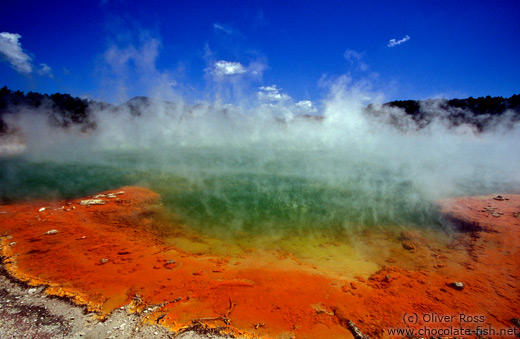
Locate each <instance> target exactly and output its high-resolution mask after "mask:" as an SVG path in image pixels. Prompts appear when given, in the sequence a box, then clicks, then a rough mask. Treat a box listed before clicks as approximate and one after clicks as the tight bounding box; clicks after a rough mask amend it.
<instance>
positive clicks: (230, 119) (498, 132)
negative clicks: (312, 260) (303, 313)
mask: <svg viewBox="0 0 520 339" xmlns="http://www.w3.org/2000/svg"><path fill="white" fill-rule="evenodd" d="M365 96H366V94H365V93H362V92H360V91H359V90H358V89H356V88H348V87H347V86H345V85H344V84H342V83H338V84H335V85H333V86H332V88H331V90H330V95H329V96H328V98H327V99H326V100H324V101H323V103H322V105H321V111H320V112H319V114H317V115H310V116H309V115H307V116H304V115H302V114H301V110H299V109H300V108H301V107H299V106H297V105H294V104H292V103H290V102H278V103H268V104H267V103H259V104H257V105H249V106H248V107H239V106H234V105H217V104H209V103H201V104H198V105H191V106H188V105H185V104H183V103H167V102H164V101H160V100H156V101H148V100H147V101H145V102H143V103H142V104H141V106H140V107H139V111H140V112H141V114H139V115H136V114H131V112H129V111H124V110H119V111H117V112H114V111H110V110H97V111H95V112H93V114H94V115H95V120H96V122H97V126H98V127H97V128H96V129H95V130H93V131H89V132H88V133H84V132H81V131H80V130H79V129H77V130H76V129H75V128H74V127H72V128H68V129H61V128H54V127H51V126H49V125H48V124H47V122H46V121H45V120H44V119H42V116H43V115H42V114H36V113H35V112H25V113H21V114H19V115H18V116H17V118H16V119H17V121H11V122H9V123H10V124H14V125H16V126H17V127H18V128H19V130H20V131H21V134H22V135H23V136H24V139H23V143H24V146H25V149H24V151H23V154H21V155H20V156H17V157H10V158H5V157H4V159H2V166H3V168H4V171H7V169H8V170H9V171H8V172H9V176H8V177H7V176H6V175H4V177H3V178H2V181H4V183H6V182H7V181H9V182H10V183H11V184H10V185H11V186H9V190H10V191H11V192H12V191H17V190H18V191H19V190H22V191H23V190H25V191H26V192H30V191H31V185H40V186H41V185H43V186H44V188H45V187H46V188H47V189H48V190H49V191H56V190H57V188H56V187H59V186H60V185H62V187H67V189H64V190H62V191H61V192H60V190H59V189H58V193H57V194H64V193H63V191H66V192H67V194H72V195H74V194H76V195H81V194H84V193H86V192H92V191H93V188H94V187H95V188H96V189H108V188H114V187H110V186H113V185H117V184H139V185H145V186H148V187H151V188H152V189H154V190H156V191H158V192H159V193H161V194H162V196H163V200H164V202H165V204H166V206H167V207H169V208H170V209H171V210H173V211H174V212H175V214H176V215H177V216H178V217H179V218H180V219H181V220H182V222H184V223H185V224H187V225H192V226H193V227H198V228H200V229H213V230H215V229H216V230H217V231H219V232H221V231H222V230H225V231H226V232H227V233H229V234H233V233H234V232H236V233H241V232H282V233H283V232H286V231H290V232H300V231H305V230H314V231H315V230H327V231H334V232H344V231H348V230H352V229H358V228H360V227H361V228H362V227H373V226H375V225H384V224H397V225H418V224H419V225H428V224H434V223H435V220H434V216H433V214H432V203H433V202H434V201H435V200H436V199H439V198H443V197H448V196H456V195H467V194H481V193H490V192H495V191H496V192H499V191H503V190H511V189H513V190H515V189H516V190H517V189H518V187H519V182H520V170H519V168H520V152H518V151H517V150H516V149H517V144H518V141H519V140H520V129H519V128H518V127H519V126H513V127H512V128H511V126H509V127H508V128H506V127H505V125H504V126H502V125H501V124H500V123H497V124H496V126H495V128H494V129H493V130H492V131H487V132H485V133H476V132H474V131H473V130H472V129H471V128H469V127H468V126H464V125H461V126H459V127H457V128H453V127H450V126H446V125H445V124H444V123H443V121H442V119H438V121H437V122H435V119H434V123H432V124H430V125H428V127H427V128H425V129H421V130H417V129H414V128H412V127H407V126H408V125H410V124H409V121H408V120H407V117H406V115H405V114H404V113H403V112H400V111H396V110H395V109H393V110H392V111H390V110H389V109H388V112H385V111H383V112H382V114H380V115H378V116H373V115H369V114H367V113H366V112H365V110H364V108H365V106H366V103H365V102H364V101H363V99H362V98H364V97H365ZM372 96H373V95H372ZM382 109H383V110H384V108H382ZM433 114H434V115H435V114H438V115H439V117H441V116H442V115H443V114H446V112H440V111H439V112H436V113H435V112H433ZM390 116H391V117H392V119H393V121H394V125H395V121H396V119H397V120H398V121H399V125H400V128H395V127H394V125H391V124H389V123H388V121H387V120H388V117H390ZM403 126H404V127H403ZM410 126H411V125H410ZM42 168H46V169H47V172H45V170H42ZM36 169H38V170H36ZM42 171H43V173H42ZM36 172H37V173H39V174H38V175H39V178H40V179H39V181H38V180H35V179H34V178H33V179H31V175H34V173H36ZM56 177H59V178H60V180H52V179H53V178H54V179H55V178H56ZM42 178H44V179H42ZM45 178H46V179H45ZM36 181H38V183H36V184H35V182H36ZM42 182H43V184H42ZM45 182H47V183H45ZM104 186H107V187H104ZM71 187H72V188H71ZM7 191H8V190H7V189H6V190H3V192H2V194H3V195H7V196H8V195H9V192H7ZM92 193H93V192H92ZM4 198H5V197H4Z"/></svg>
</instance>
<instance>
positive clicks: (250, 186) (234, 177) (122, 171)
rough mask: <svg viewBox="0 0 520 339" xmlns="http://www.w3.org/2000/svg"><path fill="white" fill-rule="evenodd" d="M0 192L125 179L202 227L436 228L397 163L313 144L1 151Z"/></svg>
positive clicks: (261, 230) (63, 190)
mask: <svg viewBox="0 0 520 339" xmlns="http://www.w3.org/2000/svg"><path fill="white" fill-rule="evenodd" d="M0 183H1V186H0V194H1V199H2V201H3V202H4V203H5V202H10V201H16V200H22V199H30V198H49V197H51V198H55V199H59V198H78V197H83V196H87V195H92V194H95V193H97V192H99V191H103V190H108V189H115V188H118V187H120V186H124V185H140V186H144V187H148V188H150V189H152V190H154V191H156V192H158V193H159V194H161V196H162V200H163V203H164V205H165V206H166V207H167V208H168V209H169V210H171V211H172V212H173V213H174V215H175V216H176V218H177V220H178V221H180V222H181V223H183V224H184V225H186V226H188V227H189V228H192V229H194V230H196V231H198V232H201V233H202V234H206V235H211V236H219V237H223V238H233V237H242V236H251V235H257V236H268V235H276V236H283V235H296V234H299V235H304V234H309V233H311V234H318V233H319V234H328V235H334V236H342V235H344V234H346V233H347V234H348V233H350V232H352V231H362V230H363V229H366V228H375V227H382V225H402V226H420V227H436V226H438V223H437V216H436V213H435V209H434V208H433V205H432V201H431V200H430V199H429V198H428V197H427V196H426V194H425V193H424V192H423V191H422V189H421V187H420V186H418V185H417V184H416V183H415V182H414V181H413V180H411V179H410V178H407V173H406V172H405V170H404V169H403V168H399V169H398V170H397V169H393V168H392V167H390V166H387V165H385V164H377V163H376V162H373V161H372V162H366V161H362V160H359V159H358V160H353V159H352V158H349V157H348V156H347V155H345V156H337V155H334V156H333V155H331V154H322V153H320V152H316V153H314V154H312V153H309V152H305V153H302V152H298V151H283V152H282V151H280V152H277V153H272V154H267V155H265V154H264V155H262V156H261V157H259V156H258V153H257V152H255V153H253V152H250V151H244V150H242V151H240V150H236V151H235V152H229V151H226V152H219V151H218V150H217V149H212V148H204V149H185V150H176V151H175V152H164V153H160V154H157V153H146V152H139V153H137V152H117V153H115V152H110V153H100V154H97V155H95V156H92V157H91V158H89V159H82V160H81V161H78V160H77V159H76V160H75V161H48V160H47V161H37V160H34V159H33V160H30V159H26V158H24V157H21V156H19V157H8V158H3V159H0Z"/></svg>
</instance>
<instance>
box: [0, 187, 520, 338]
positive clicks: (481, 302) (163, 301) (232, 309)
mask: <svg viewBox="0 0 520 339" xmlns="http://www.w3.org/2000/svg"><path fill="white" fill-rule="evenodd" d="M494 198H495V199H494ZM496 198H497V196H482V197H471V198H460V199H450V200H444V201H441V202H439V206H440V210H441V212H442V214H443V216H444V220H445V223H446V225H448V224H449V225H452V226H453V227H456V228H458V229H459V230H460V231H455V232H453V233H452V235H451V239H450V241H449V243H448V244H442V243H437V242H434V241H431V240H430V239H429V238H427V237H425V236H424V234H422V233H421V232H420V231H419V230H415V231H410V230H407V231H403V232H401V233H400V234H398V235H397V236H396V237H395V239H392V241H394V242H395V243H397V244H400V245H402V246H399V247H396V248H395V249H394V250H392V251H391V256H390V257H388V258H387V259H386V262H385V265H383V266H381V269H380V270H379V271H377V272H376V273H373V274H370V275H368V276H363V277H362V276H357V277H356V278H354V279H347V278H344V275H339V274H333V273H331V272H330V271H327V270H325V269H322V268H320V267H319V266H313V265H310V264H308V263H304V262H302V261H300V260H299V258H298V257H296V256H294V255H291V254H290V253H280V252H276V251H272V250H260V249H248V250H244V251H242V252H241V253H239V254H237V255H234V256H232V257H229V256H221V255H216V254H207V253H206V254H202V253H196V252H190V251H188V250H186V249H185V248H184V249H183V250H181V249H179V248H175V247H173V246H167V245H165V244H164V242H163V241H162V240H161V237H160V236H159V234H160V233H159V231H160V230H164V229H168V230H169V232H173V233H175V234H177V236H178V237H187V238H189V237H193V236H194V235H193V232H191V233H190V231H189V230H187V229H186V228H185V227H182V226H181V225H171V221H165V220H172V219H171V218H170V219H165V218H163V217H162V215H163V213H164V211H163V207H162V205H161V203H160V197H159V196H158V195H157V194H156V193H154V192H151V191H149V190H147V189H144V188H139V187H123V188H120V189H118V190H114V191H109V192H103V193H101V194H99V195H97V196H94V197H86V198H81V199H77V200H70V201H51V202H49V201H47V202H41V201H37V202H28V203H23V204H22V203H20V204H12V205H4V206H1V207H0V232H1V234H3V238H2V256H3V258H4V259H3V260H4V266H5V267H6V268H7V270H8V271H9V272H10V273H11V274H12V275H14V276H16V277H18V278H20V279H22V280H25V281H27V282H28V283H30V284H34V285H38V284H44V285H48V286H49V288H48V289H47V293H49V294H57V295H63V296H67V297H70V298H71V299H73V300H74V301H75V302H77V303H79V304H85V305H88V307H89V308H90V309H91V310H94V311H97V312H99V314H100V316H103V315H106V314H108V313H110V312H111V311H112V310H114V309H115V308H118V307H121V306H124V305H128V304H130V306H131V309H133V310H134V311H137V312H143V313H144V312H145V311H146V314H147V315H148V317H147V318H146V319H147V321H149V322H153V323H159V324H162V325H164V326H167V327H170V328H172V329H173V330H179V329H181V328H182V327H183V326H187V325H190V324H193V323H205V324H207V325H210V326H219V327H223V328H226V329H227V331H229V332H232V333H234V334H235V335H237V336H243V337H270V338H291V337H297V338H353V337H354V333H356V330H358V331H361V332H362V333H364V334H365V335H368V336H370V337H373V338H378V337H383V338H385V337H403V336H405V335H392V334H391V333H390V330H391V329H394V328H400V329H404V328H410V329H415V330H417V331H419V330H421V329H423V331H424V329H425V328H426V329H429V330H435V329H437V330H438V329H441V330H444V331H448V330H449V329H450V328H451V329H452V332H443V333H440V334H438V335H436V334H435V333H424V332H422V336H423V337H425V336H441V337H461V336H464V334H465V333H464V332H463V333H458V332H457V333H454V332H453V330H454V329H455V328H461V329H468V330H475V329H477V326H481V328H484V329H489V328H493V329H494V330H497V331H498V330H500V329H503V328H506V329H507V328H513V327H514V325H513V324H512V323H511V319H513V318H519V317H520V303H519V301H520V300H519V296H520V288H519V283H518V279H519V278H520V269H519V266H520V265H518V263H519V262H520V251H519V246H520V245H519V244H520V241H519V240H520V219H519V217H520V214H519V213H520V196H518V195H505V196H504V197H502V198H500V199H498V200H497V199H496ZM506 199H508V200H506ZM166 222H169V223H170V224H169V225H167V227H166V228H165V225H164V223H166ZM170 236H171V234H170ZM459 283H462V284H459ZM413 336H416V337H419V336H421V335H420V333H419V332H416V333H415V334H414V335H413ZM466 336H467V337H474V335H473V333H472V334H471V335H466ZM488 336H491V335H488ZM496 337H499V336H496Z"/></svg>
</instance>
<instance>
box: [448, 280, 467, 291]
mask: <svg viewBox="0 0 520 339" xmlns="http://www.w3.org/2000/svg"><path fill="white" fill-rule="evenodd" d="M448 286H449V287H451V288H453V289H455V290H457V291H462V290H463V289H464V287H465V285H464V284H463V283H461V282H460V281H453V282H450V283H449V284H448Z"/></svg>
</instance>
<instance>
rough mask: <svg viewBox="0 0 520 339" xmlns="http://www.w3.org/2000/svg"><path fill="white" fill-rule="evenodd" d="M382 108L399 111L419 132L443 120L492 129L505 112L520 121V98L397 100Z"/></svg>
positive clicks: (451, 123)
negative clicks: (435, 121)
mask: <svg viewBox="0 0 520 339" xmlns="http://www.w3.org/2000/svg"><path fill="white" fill-rule="evenodd" d="M384 108H400V109H402V110H403V111H404V113H406V115H408V116H409V117H411V118H412V120H413V121H414V122H415V123H416V126H417V127H418V128H422V127H425V126H426V125H428V124H429V123H430V122H431V121H432V120H433V119H435V118H439V117H442V118H443V119H445V120H447V121H448V122H449V123H450V125H452V126H458V125H460V124H463V123H464V124H470V125H473V126H475V127H476V128H477V130H479V131H484V130H486V128H488V127H490V126H492V125H493V123H494V122H496V121H497V120H499V119H498V118H500V117H502V116H503V115H504V114H505V113H506V112H509V113H510V114H511V116H509V117H508V118H509V119H511V121H519V120H520V95H518V94H515V95H513V96H511V97H510V98H503V97H491V96H489V95H488V96H486V97H479V98H473V97H469V98H466V99H451V100H446V99H428V100H397V101H391V102H388V103H385V104H384V105H383V109H384ZM367 110H368V111H369V112H371V113H378V114H380V112H378V110H377V109H376V108H375V107H373V106H371V105H369V107H368V108H367Z"/></svg>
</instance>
